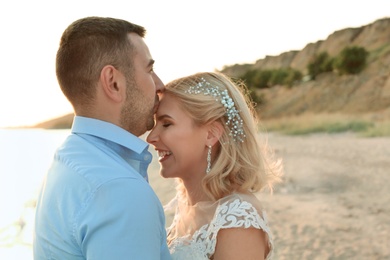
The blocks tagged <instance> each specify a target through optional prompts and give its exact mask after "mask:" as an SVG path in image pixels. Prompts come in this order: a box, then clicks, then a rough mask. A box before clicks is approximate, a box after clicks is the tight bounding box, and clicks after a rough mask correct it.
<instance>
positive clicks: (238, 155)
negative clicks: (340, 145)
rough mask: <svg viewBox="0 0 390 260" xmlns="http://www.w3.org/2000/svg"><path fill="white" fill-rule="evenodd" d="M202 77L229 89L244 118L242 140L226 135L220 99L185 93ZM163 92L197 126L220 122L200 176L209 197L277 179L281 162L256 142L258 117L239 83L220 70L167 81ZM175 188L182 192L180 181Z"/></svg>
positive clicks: (256, 188)
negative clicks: (205, 171) (204, 172)
mask: <svg viewBox="0 0 390 260" xmlns="http://www.w3.org/2000/svg"><path fill="white" fill-rule="evenodd" d="M203 79H204V80H205V81H206V82H208V83H210V85H211V86H215V87H216V86H217V87H218V88H219V89H220V90H221V91H222V90H225V89H226V90H227V91H228V93H229V96H230V97H231V98H232V100H233V102H234V104H235V107H236V109H237V110H238V111H239V113H240V116H241V119H242V120H243V130H244V134H245V137H244V141H243V142H240V141H234V140H233V138H232V136H230V135H229V133H230V128H229V126H228V125H226V121H227V118H226V110H225V107H224V106H223V105H222V103H221V102H220V101H216V100H215V98H214V97H212V96H211V95H204V94H193V93H188V90H189V88H190V87H193V86H195V85H196V84H198V83H199V82H201V81H202V80H203ZM165 93H167V94H170V95H172V96H173V97H175V98H177V100H178V101H179V102H180V105H181V107H182V108H183V109H184V110H185V111H186V113H187V114H188V115H189V116H190V117H191V118H192V119H193V120H194V123H195V124H196V125H199V126H202V125H207V124H211V123H213V122H219V123H220V124H221V125H222V126H223V128H224V131H223V133H222V136H221V137H220V139H219V146H218V149H217V152H216V154H215V156H214V157H213V162H212V167H211V171H210V172H209V173H208V174H207V175H206V176H205V177H204V179H203V188H204V190H205V192H206V193H207V195H208V196H209V197H210V198H211V199H213V200H218V199H220V198H222V197H224V196H227V195H229V194H231V193H233V192H244V193H245V192H258V191H260V190H262V189H263V188H264V187H269V188H270V189H271V190H272V184H273V183H274V182H276V181H280V176H281V174H282V165H281V161H280V160H277V159H275V158H274V156H273V153H271V152H270V150H269V149H268V147H267V145H266V144H260V142H259V133H258V129H257V123H258V121H257V116H256V113H255V110H254V107H253V103H252V102H251V101H250V99H249V95H248V94H247V88H246V87H245V85H244V84H243V83H242V82H237V83H236V82H234V81H233V80H232V79H230V78H229V77H227V76H226V75H224V74H222V73H219V72H203V73H197V74H194V75H191V76H188V77H183V78H179V79H176V80H174V81H172V82H170V83H168V84H167V85H166V89H165ZM177 189H178V192H179V194H185V192H184V186H183V184H182V183H181V182H180V181H179V185H178V186H177Z"/></svg>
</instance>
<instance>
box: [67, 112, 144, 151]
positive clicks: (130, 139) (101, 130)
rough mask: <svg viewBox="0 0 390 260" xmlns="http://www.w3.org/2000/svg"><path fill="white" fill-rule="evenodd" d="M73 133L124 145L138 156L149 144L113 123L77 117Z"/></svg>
mask: <svg viewBox="0 0 390 260" xmlns="http://www.w3.org/2000/svg"><path fill="white" fill-rule="evenodd" d="M72 133H74V134H88V135H93V136H96V137H100V138H103V139H106V140H108V141H111V142H114V143H117V144H119V145H122V146H124V147H126V148H128V149H130V150H133V151H134V152H136V153H138V154H141V153H142V152H143V151H144V150H145V149H146V148H147V147H148V143H146V142H145V141H143V140H142V139H140V138H139V137H137V136H135V135H133V134H131V133H130V132H128V131H126V130H125V129H123V128H121V127H119V126H117V125H114V124H112V123H109V122H106V121H102V120H99V119H94V118H89V117H82V116H75V117H74V120H73V125H72Z"/></svg>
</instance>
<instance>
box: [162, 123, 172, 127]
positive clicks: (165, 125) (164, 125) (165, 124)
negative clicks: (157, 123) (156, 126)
mask: <svg viewBox="0 0 390 260" xmlns="http://www.w3.org/2000/svg"><path fill="white" fill-rule="evenodd" d="M170 125H171V123H164V124H163V125H162V126H163V127H168V126H170Z"/></svg>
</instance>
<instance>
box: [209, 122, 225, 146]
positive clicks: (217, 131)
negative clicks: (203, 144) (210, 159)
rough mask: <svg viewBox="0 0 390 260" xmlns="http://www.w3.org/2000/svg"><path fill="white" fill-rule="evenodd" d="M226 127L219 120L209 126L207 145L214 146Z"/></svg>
mask: <svg viewBox="0 0 390 260" xmlns="http://www.w3.org/2000/svg"><path fill="white" fill-rule="evenodd" d="M223 131H224V128H223V126H222V125H221V123H219V122H213V123H211V124H210V125H209V126H208V132H207V145H211V146H213V145H214V144H215V143H217V142H218V140H219V139H220V138H221V136H222V134H223Z"/></svg>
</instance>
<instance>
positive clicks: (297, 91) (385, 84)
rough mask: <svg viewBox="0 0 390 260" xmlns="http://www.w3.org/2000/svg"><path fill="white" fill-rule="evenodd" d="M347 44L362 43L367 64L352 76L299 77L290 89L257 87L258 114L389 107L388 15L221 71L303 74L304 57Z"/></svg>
mask: <svg viewBox="0 0 390 260" xmlns="http://www.w3.org/2000/svg"><path fill="white" fill-rule="evenodd" d="M348 46H359V47H364V48H365V49H366V50H367V51H368V52H369V56H368V64H367V67H366V68H365V69H364V70H363V71H362V72H361V73H359V74H357V75H343V76H339V75H337V74H336V73H326V74H320V75H319V76H318V77H317V78H316V79H315V80H312V81H306V82H299V83H297V84H296V85H294V86H293V87H292V88H290V89H289V88H286V87H284V86H276V87H272V88H269V89H261V90H258V92H259V93H260V95H261V96H262V98H263V99H264V100H265V102H264V104H262V105H261V106H260V107H259V112H260V114H261V116H262V118H275V117H276V118H277V117H285V116H291V115H299V114H302V113H305V112H310V113H336V112H337V113H348V114H351V113H352V114H357V113H359V114H361V113H378V112H379V113H380V112H382V111H387V112H390V18H384V19H380V20H377V21H375V22H373V23H371V24H368V25H365V26H362V27H360V28H347V29H343V30H340V31H336V32H334V33H333V34H331V35H330V36H329V37H328V38H327V39H326V40H321V41H318V42H316V43H309V44H308V45H306V47H305V48H304V49H302V50H301V51H289V52H285V53H282V54H280V55H278V56H266V57H265V58H264V59H260V60H257V61H256V62H255V63H254V64H243V65H239V64H236V65H233V66H227V67H225V68H224V69H223V70H222V72H224V73H226V74H228V75H230V76H232V77H239V76H240V75H242V74H243V73H244V72H246V71H247V70H249V69H262V70H264V69H279V68H293V69H296V70H299V71H301V72H302V73H303V74H304V75H305V74H307V69H306V67H307V65H308V63H309V61H310V59H311V58H312V57H313V56H314V55H316V54H319V53H321V52H327V53H328V54H329V55H330V56H337V55H338V54H339V53H340V52H341V50H342V49H344V48H345V47H348Z"/></svg>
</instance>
